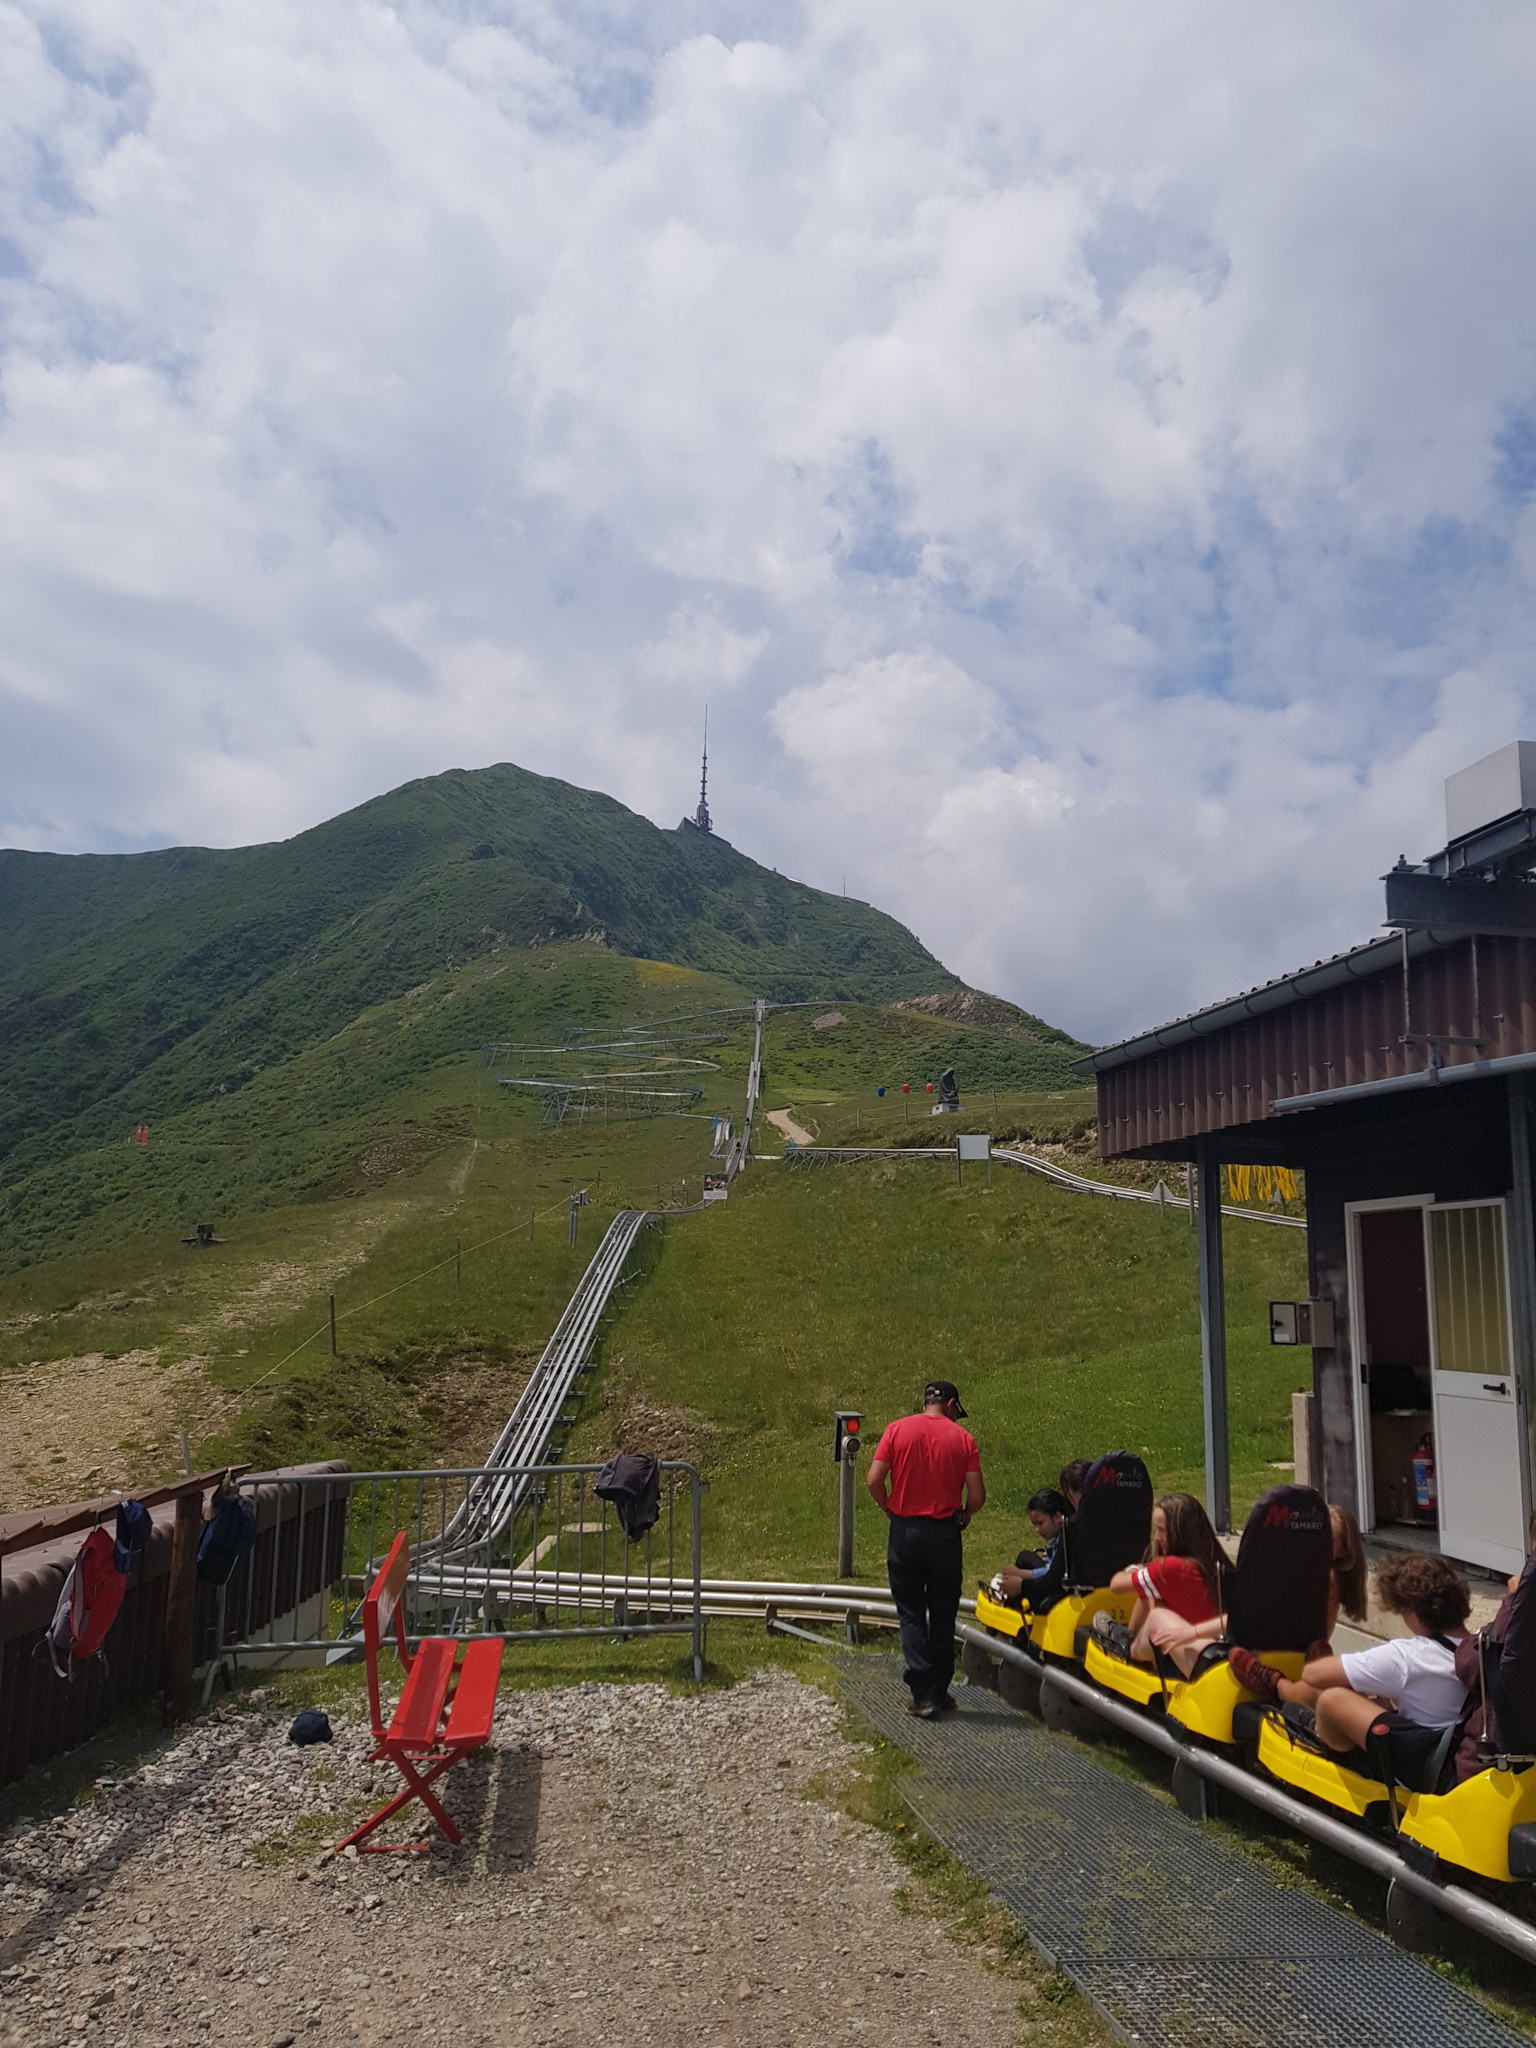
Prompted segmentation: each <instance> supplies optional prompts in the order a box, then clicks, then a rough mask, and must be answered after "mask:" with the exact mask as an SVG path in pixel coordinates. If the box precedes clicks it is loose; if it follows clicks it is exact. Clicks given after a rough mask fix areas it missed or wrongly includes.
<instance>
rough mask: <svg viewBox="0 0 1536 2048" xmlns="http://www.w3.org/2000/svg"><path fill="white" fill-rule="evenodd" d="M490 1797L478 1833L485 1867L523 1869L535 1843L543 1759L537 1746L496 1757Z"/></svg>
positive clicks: (527, 1864)
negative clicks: (487, 1810)
mask: <svg viewBox="0 0 1536 2048" xmlns="http://www.w3.org/2000/svg"><path fill="white" fill-rule="evenodd" d="M491 1776H492V1780H493V1794H494V1796H493V1801H492V1804H491V1810H490V1813H489V1816H488V1817H487V1821H486V1826H485V1831H484V1833H483V1835H482V1836H481V1838H480V1839H481V1850H482V1853H483V1855H484V1857H485V1867H486V1869H487V1870H526V1869H527V1868H528V1866H529V1864H531V1863H532V1861H533V1859H534V1855H535V1853H536V1852H537V1849H538V1846H539V1801H540V1797H541V1795H542V1793H543V1789H544V1759H543V1758H542V1757H541V1756H540V1755H539V1753H538V1751H537V1750H533V1749H507V1750H502V1751H501V1752H500V1754H499V1755H498V1756H497V1758H496V1765H495V1769H494V1771H493V1772H492V1773H491Z"/></svg>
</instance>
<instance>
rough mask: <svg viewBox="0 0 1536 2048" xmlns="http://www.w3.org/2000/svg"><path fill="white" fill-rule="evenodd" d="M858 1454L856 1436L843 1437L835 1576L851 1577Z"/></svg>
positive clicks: (839, 1478)
mask: <svg viewBox="0 0 1536 2048" xmlns="http://www.w3.org/2000/svg"><path fill="white" fill-rule="evenodd" d="M858 1455H859V1440H858V1438H857V1437H856V1436H848V1437H845V1438H844V1439H843V1462H842V1470H841V1471H840V1472H839V1473H838V1475H837V1576H838V1577H839V1578H840V1579H851V1578H852V1577H853V1504H854V1498H855V1495H854V1486H855V1482H856V1479H857V1472H856V1470H855V1467H856V1464H857V1461H858Z"/></svg>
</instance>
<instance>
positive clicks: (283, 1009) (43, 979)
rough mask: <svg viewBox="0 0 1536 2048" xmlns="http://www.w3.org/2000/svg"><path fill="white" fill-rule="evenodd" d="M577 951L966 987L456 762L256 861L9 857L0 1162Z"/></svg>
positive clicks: (522, 781)
mask: <svg viewBox="0 0 1536 2048" xmlns="http://www.w3.org/2000/svg"><path fill="white" fill-rule="evenodd" d="M570 941H586V942H589V943H592V944H595V945H601V946H602V947H604V948H606V949H609V950H611V951H613V952H617V953H620V954H624V955H627V956H629V957H631V958H634V959H637V960H664V961H668V962H670V963H672V964H674V965H677V966H682V967H687V968H694V969H697V970H699V971H701V972H704V973H708V974H712V975H716V976H720V977H722V978H724V979H725V980H727V981H729V982H731V983H732V984H734V985H735V986H737V987H739V988H742V989H744V990H747V991H750V992H751V993H754V994H764V995H767V996H770V997H774V998H785V997H792V996H802V997H803V996H816V997H821V996H825V997H827V998H829V999H838V998H842V999H847V1000H851V1001H863V1002H877V1003H886V1002H893V1001H897V1000H900V999H902V998H910V997H917V996H933V995H936V994H937V995H943V994H946V993H950V994H956V995H960V994H963V993H964V984H963V983H962V982H961V981H960V980H959V978H958V977H957V976H956V975H954V974H952V973H951V972H950V970H949V969H948V968H946V967H945V966H944V965H943V964H942V962H940V961H939V960H937V959H936V958H935V957H934V955H932V954H931V953H929V952H928V951H927V949H926V948H925V947H923V946H922V945H921V944H920V943H919V941H918V940H917V939H916V938H915V937H914V936H913V935H912V933H910V932H909V931H907V930H906V928H905V927H904V926H902V925H901V924H900V923H899V922H898V921H897V920H896V919H894V918H892V917H890V916H888V915H887V914H886V913H885V912H883V911H879V910H876V909H873V908H871V907H870V906H867V905H865V904H861V903H857V902H854V901H852V900H850V899H847V898H843V897H838V896H834V895H831V894H830V893H828V892H826V891H823V890H817V889H812V888H811V887H809V886H808V885H807V884H805V883H801V882H798V881H795V880H794V879H793V878H792V877H789V876H784V875H779V874H776V873H775V872H773V871H772V870H770V869H767V868H764V867H762V866H760V865H759V864H758V863H757V862H755V861H753V860H751V859H750V857H749V856H747V855H745V854H743V853H741V852H739V851H738V850H737V849H736V848H734V847H732V846H730V845H728V844H727V843H726V842H724V841H723V840H719V839H717V838H715V837H713V836H712V835H706V834H702V833H698V832H695V831H689V832H683V831H672V832H669V831H664V830H663V829H661V828H660V827H657V826H655V825H652V824H651V823H650V822H649V821H648V820H647V819H644V818H641V817H639V816H638V815H637V814H636V813H634V812H632V811H629V810H628V809H626V807H625V806H624V805H622V804H620V803H619V802H618V801H617V800H616V799H614V798H612V797H609V796H606V795H604V794H603V793H601V792H599V791H591V790H581V789H577V788H576V787H575V786H573V785H572V784H569V783H565V782H561V781H558V780H557V779H555V778H552V777H547V776H538V775H534V774H532V773H531V772H530V771H529V770H526V769H522V768H518V767H516V766H515V765H514V764H512V763H508V762H503V763H498V764H496V765H495V766H493V767H490V768H482V769H451V770H448V771H446V772H445V773H443V774H441V775H436V776H429V777H422V778H418V779H417V780H415V781H412V782H409V783H406V784H403V785H402V786H401V787H400V788H398V789H395V790H391V791H387V792H385V793H384V794H383V795H381V796H378V797H373V798H370V799H369V800H368V801H367V802H366V803H364V804H361V805H358V806H356V807H355V808H354V809H353V810H350V811H346V812H343V813H341V814H340V815H339V816H337V817H336V818H332V819H328V820H326V821H325V822H324V823H322V824H320V825H316V826H312V827H310V828H309V829H308V830H306V831H305V832H301V833H298V834H295V835H294V836H293V837H292V838H290V839H286V840H276V841H269V842H266V843H264V844H261V845H257V846H253V847H238V848H226V849H212V848H201V847H171V848H165V849H161V850H157V851H153V852H148V853H136V854H73V855H72V854H49V853H30V852H23V851H19V850H9V849H8V850H4V851H0V1162H3V1163H4V1164H5V1167H6V1172H7V1177H8V1178H11V1177H13V1176H14V1174H15V1172H17V1171H25V1170H26V1169H27V1168H28V1167H30V1166H32V1165H35V1164H37V1163H39V1162H40V1161H42V1160H44V1159H46V1158H47V1157H49V1156H51V1155H53V1154H55V1153H56V1152H57V1150H58V1148H59V1146H60V1145H61V1144H63V1145H65V1146H66V1147H68V1148H70V1149H78V1148H79V1147H82V1146H87V1145H91V1144H96V1143H100V1142H102V1141H103V1139H104V1138H106V1137H107V1136H108V1135H109V1133H120V1132H121V1130H122V1129H123V1127H124V1125H125V1124H128V1125H132V1124H133V1123H135V1122H138V1121H140V1120H143V1119H146V1118H149V1117H152V1116H153V1117H159V1116H164V1115H166V1114H169V1113H174V1112H176V1111H179V1110H181V1109H184V1108H187V1107H189V1106H191V1105H194V1104H195V1103H197V1102H199V1101H206V1100H208V1099H210V1098H211V1097H214V1096H218V1095H223V1094H229V1093H232V1092H235V1091H237V1090H238V1089H240V1088H241V1087H243V1086H244V1085H245V1084H246V1083H247V1082H248V1081H249V1080H250V1078H251V1077H252V1076H253V1075H254V1074H256V1073H260V1072H262V1071H264V1070H267V1069H270V1068H271V1067H272V1066H273V1065H274V1064H279V1063H281V1062H283V1061H285V1060H287V1059H290V1058H292V1057H293V1056H295V1055H296V1054H297V1053H299V1052H301V1051H302V1050H304V1049H305V1048H306V1047H312V1046H314V1045H315V1044H317V1043H320V1042H323V1041H324V1040H326V1039H328V1038H330V1037H332V1036H334V1035H335V1034H336V1033H337V1032H339V1031H341V1030H342V1029H343V1028H344V1027H345V1026H346V1025H347V1024H348V1023H350V1022H351V1020H352V1019H354V1018H355V1017H357V1016H358V1015H360V1014H361V1013H362V1012H363V1011H365V1010H367V1009H369V1008H370V1007H372V1006H374V1005H376V1004H378V1003H381V1002H388V1001H390V1000H392V999H394V998H396V997H399V996H402V995H404V994H406V993H407V992H408V991H409V990H410V989H411V988H413V987H414V986H417V985H419V984H420V983H422V982H424V981H425V980H427V979H428V978H430V976H431V975H433V974H434V973H439V972H441V971H443V970H444V969H450V970H451V969H452V968H455V967H458V966H462V965H465V964H467V963H468V962H470V961H472V960H474V959H476V958H478V957H480V956H481V955H483V954H485V953H487V952H491V951H495V950H497V949H499V948H502V947H513V948H522V949H531V948H537V947H539V946H542V945H547V944H551V943H556V944H558V943H561V942H570ZM1010 1007H1011V1006H1010ZM1019 1014H1020V1015H1021V1016H1022V1017H1023V1018H1024V1021H1025V1023H1026V1026H1027V1027H1028V1029H1029V1032H1030V1035H1031V1036H1033V1037H1036V1038H1037V1039H1039V1040H1040V1041H1041V1043H1042V1045H1043V1046H1045V1047H1057V1046H1059V1047H1060V1048H1061V1050H1062V1051H1063V1052H1064V1053H1065V1052H1067V1051H1069V1050H1070V1051H1076V1050H1078V1049H1079V1048H1078V1047H1077V1045H1076V1041H1074V1040H1072V1039H1071V1038H1069V1037H1068V1035H1067V1034H1066V1033H1064V1032H1057V1031H1055V1030H1054V1029H1053V1028H1052V1027H1050V1026H1048V1025H1045V1024H1042V1023H1040V1022H1039V1020H1037V1019H1033V1018H1029V1017H1028V1015H1027V1013H1019Z"/></svg>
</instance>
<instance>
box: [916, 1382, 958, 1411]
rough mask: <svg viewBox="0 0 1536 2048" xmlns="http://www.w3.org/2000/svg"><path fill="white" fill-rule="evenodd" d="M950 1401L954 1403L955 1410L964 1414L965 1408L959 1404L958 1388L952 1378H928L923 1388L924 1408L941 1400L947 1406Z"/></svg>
mask: <svg viewBox="0 0 1536 2048" xmlns="http://www.w3.org/2000/svg"><path fill="white" fill-rule="evenodd" d="M951 1401H953V1402H954V1404H955V1409H956V1412H957V1413H958V1414H960V1415H964V1413H965V1410H964V1409H963V1408H962V1407H961V1406H960V1389H959V1388H958V1387H957V1386H956V1385H955V1383H954V1381H953V1380H930V1381H929V1382H928V1384H927V1386H926V1387H924V1389H923V1406H924V1407H925V1408H928V1407H931V1406H932V1405H933V1404H934V1403H935V1402H941V1403H942V1404H943V1405H944V1406H945V1407H946V1408H947V1407H948V1406H949V1404H950V1402H951Z"/></svg>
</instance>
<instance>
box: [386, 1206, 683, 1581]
mask: <svg viewBox="0 0 1536 2048" xmlns="http://www.w3.org/2000/svg"><path fill="white" fill-rule="evenodd" d="M652 1220H653V1212H652V1211H651V1210H648V1209H621V1210H620V1211H619V1213H618V1215H617V1216H615V1217H614V1219H613V1221H612V1222H611V1223H610V1224H609V1226H608V1228H607V1229H606V1230H605V1231H604V1232H603V1236H602V1240H601V1242H600V1243H599V1245H598V1247H597V1250H596V1251H595V1252H594V1253H593V1254H592V1259H591V1262H590V1264H589V1265H588V1267H587V1270H586V1271H585V1273H583V1274H582V1276H581V1279H580V1281H579V1283H578V1284H577V1288H576V1291H575V1293H574V1294H573V1295H572V1296H571V1298H570V1300H569V1301H568V1302H567V1303H566V1305H565V1310H564V1312H563V1314H562V1315H561V1317H560V1320H559V1322H558V1323H556V1325H555V1328H554V1333H553V1335H552V1336H551V1337H550V1340H549V1342H548V1343H547V1344H546V1345H545V1347H544V1350H543V1354H542V1355H541V1357H540V1359H539V1362H538V1364H537V1365H536V1366H535V1367H534V1369H533V1371H532V1373H531V1374H530V1375H529V1379H528V1384H527V1386H525V1387H524V1389H523V1391H522V1393H521V1394H520V1395H519V1396H518V1398H517V1403H516V1406H515V1407H514V1408H513V1410H512V1413H511V1414H510V1415H509V1416H508V1418H507V1422H506V1427H505V1428H504V1429H503V1430H502V1432H501V1435H500V1436H499V1437H498V1438H497V1439H496V1442H495V1445H494V1446H493V1448H492V1450H491V1454H490V1456H489V1457H488V1458H487V1459H486V1461H485V1475H484V1480H483V1483H479V1484H476V1485H474V1486H472V1487H471V1489H470V1490H469V1492H468V1493H467V1495H466V1497H465V1500H464V1503H463V1505H462V1506H461V1507H460V1508H458V1509H457V1510H456V1511H455V1513H454V1515H453V1518H452V1520H451V1521H450V1522H449V1523H448V1525H447V1526H446V1528H445V1529H444V1530H443V1533H442V1535H441V1536H440V1537H439V1538H438V1539H437V1541H436V1543H434V1544H432V1545H429V1546H424V1554H425V1552H426V1551H430V1552H431V1553H434V1554H436V1555H438V1556H439V1557H440V1558H442V1559H446V1558H447V1557H448V1556H450V1555H452V1554H454V1553H456V1552H457V1553H459V1554H461V1555H464V1556H465V1557H466V1561H467V1555H468V1553H469V1552H470V1551H472V1550H474V1549H477V1548H484V1547H486V1546H488V1545H489V1544H491V1543H492V1542H493V1541H494V1540H495V1539H496V1538H497V1537H498V1536H500V1535H502V1534H503V1533H504V1532H505V1531H506V1530H508V1529H509V1528H510V1527H511V1525H512V1522H513V1520H514V1518H515V1517H516V1514H517V1511H518V1509H519V1508H520V1507H521V1506H522V1503H523V1498H524V1495H525V1494H526V1492H527V1490H528V1484H529V1482H528V1479H527V1477H526V1470H525V1468H527V1467H529V1466H537V1465H542V1464H543V1463H545V1462H546V1457H545V1454H546V1452H547V1450H548V1448H549V1442H550V1439H551V1437H552V1436H553V1435H554V1433H555V1430H556V1429H557V1428H558V1427H559V1423H560V1418H561V1416H562V1415H563V1414H564V1412H565V1404H566V1402H567V1401H568V1400H569V1399H570V1397H571V1394H572V1392H573V1391H574V1389H575V1386H576V1382H577V1380H578V1379H580V1377H581V1375H582V1374H583V1373H584V1372H585V1371H586V1370H587V1369H588V1368H589V1366H590V1365H591V1363H592V1352H593V1349H594V1347H595V1345H596V1342H597V1333H598V1328H599V1326H600V1324H601V1322H602V1318H603V1313H604V1311H605V1310H606V1308H607V1306H608V1302H609V1299H610V1297H611V1296H612V1294H613V1290H614V1289H615V1287H617V1286H618V1285H619V1283H620V1281H621V1280H622V1279H623V1277H624V1270H625V1267H626V1266H627V1265H628V1263H629V1259H630V1254H631V1253H632V1252H633V1250H634V1248H635V1243H636V1240H637V1239H638V1238H639V1236H640V1233H641V1231H642V1230H643V1229H644V1228H645V1226H646V1225H647V1224H648V1223H649V1222H651V1221H652Z"/></svg>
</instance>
